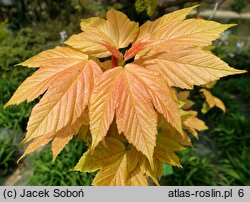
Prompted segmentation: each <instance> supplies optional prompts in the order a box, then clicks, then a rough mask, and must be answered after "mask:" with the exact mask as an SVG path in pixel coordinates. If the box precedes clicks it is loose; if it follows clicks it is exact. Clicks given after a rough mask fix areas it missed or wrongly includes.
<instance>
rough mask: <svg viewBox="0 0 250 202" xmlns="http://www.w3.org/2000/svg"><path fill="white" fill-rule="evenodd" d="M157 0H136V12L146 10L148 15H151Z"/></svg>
mask: <svg viewBox="0 0 250 202" xmlns="http://www.w3.org/2000/svg"><path fill="white" fill-rule="evenodd" d="M157 2H158V0H136V1H135V8H136V11H137V12H138V13H141V12H143V11H146V12H147V14H148V15H149V16H151V15H153V14H154V12H155V9H156V6H157Z"/></svg>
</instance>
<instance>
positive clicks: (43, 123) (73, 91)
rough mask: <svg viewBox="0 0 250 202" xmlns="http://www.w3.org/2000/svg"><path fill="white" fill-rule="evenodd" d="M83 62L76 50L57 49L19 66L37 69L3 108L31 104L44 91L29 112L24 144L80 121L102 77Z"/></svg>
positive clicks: (81, 54)
mask: <svg viewBox="0 0 250 202" xmlns="http://www.w3.org/2000/svg"><path fill="white" fill-rule="evenodd" d="M86 58H87V57H86V55H85V54H83V53H82V52H80V51H78V50H74V49H72V48H69V47H56V48H55V49H52V50H48V51H44V52H42V53H40V54H38V55H37V56H34V57H33V58H31V59H29V60H27V61H25V62H23V63H21V65H25V66H29V67H40V68H39V69H38V70H37V71H36V72H35V73H34V74H33V75H32V76H31V77H29V78H27V79H26V80H25V81H24V82H23V83H22V84H21V86H20V87H19V88H18V89H17V91H16V92H15V93H14V95H13V97H12V98H11V99H10V101H9V102H8V103H7V104H6V106H8V105H10V104H18V103H20V102H23V101H25V100H28V101H31V100H33V99H34V98H36V97H37V96H39V95H40V94H42V93H44V92H45V91H46V93H45V95H44V96H43V97H42V99H41V100H40V102H39V103H38V104H37V105H36V106H35V107H34V108H33V110H32V113H31V116H30V119H29V122H28V126H27V134H26V138H25V139H24V141H23V142H24V143H25V142H28V141H30V140H31V139H32V138H35V137H39V136H41V135H47V134H50V133H54V134H55V133H56V132H58V131H59V130H60V129H62V128H64V127H65V126H67V125H70V124H74V123H75V122H76V121H77V119H78V118H79V117H81V115H82V114H83V112H84V110H85V108H86V106H87V105H88V102H89V97H90V93H91V91H92V88H93V85H94V82H95V81H96V80H97V78H98V77H99V76H100V74H101V73H102V71H101V69H100V67H99V66H98V65H97V64H96V63H95V62H94V61H91V60H86Z"/></svg>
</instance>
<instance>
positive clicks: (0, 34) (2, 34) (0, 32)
mask: <svg viewBox="0 0 250 202" xmlns="http://www.w3.org/2000/svg"><path fill="white" fill-rule="evenodd" d="M6 25H7V20H5V21H3V22H0V43H1V42H2V41H3V40H4V39H5V38H6V37H7V35H8V31H7V29H6Z"/></svg>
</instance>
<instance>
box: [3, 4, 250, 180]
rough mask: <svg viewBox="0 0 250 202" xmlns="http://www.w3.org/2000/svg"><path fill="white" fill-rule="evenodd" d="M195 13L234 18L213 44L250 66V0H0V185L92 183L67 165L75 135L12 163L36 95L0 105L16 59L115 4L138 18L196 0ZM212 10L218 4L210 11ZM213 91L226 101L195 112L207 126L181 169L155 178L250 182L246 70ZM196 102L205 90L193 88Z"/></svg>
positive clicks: (16, 75)
mask: <svg viewBox="0 0 250 202" xmlns="http://www.w3.org/2000/svg"><path fill="white" fill-rule="evenodd" d="M198 3H199V4H200V7H199V8H198V9H197V10H195V11H194V12H193V13H192V15H193V16H194V17H199V18H204V19H213V20H216V21H219V22H223V23H237V24H238V26H237V27H234V28H232V29H230V30H229V31H226V32H225V33H224V34H223V36H222V38H221V39H220V40H218V41H216V42H215V43H214V44H215V48H214V49H213V52H214V53H215V54H216V55H218V56H219V57H221V58H222V59H223V60H224V61H226V62H227V63H228V64H229V65H230V66H232V67H235V68H239V69H246V70H250V28H249V27H250V1H249V0H178V1H177V0H136V1H133V0H131V1H126V0H111V1H107V0H44V1H40V0H0V185H90V184H91V181H92V179H93V177H94V174H88V173H78V172H71V171H70V169H71V168H73V167H74V165H75V164H76V163H77V161H78V160H79V158H80V157H81V155H82V153H83V152H84V151H85V150H86V146H85V145H84V143H83V142H81V141H79V140H78V139H73V140H72V141H71V142H70V143H69V144H68V145H67V146H66V147H65V149H64V150H63V152H62V153H61V154H60V155H59V157H58V158H57V159H56V160H55V161H54V162H53V161H52V154H51V151H50V145H48V146H46V147H45V148H43V149H42V150H39V151H38V152H35V153H34V154H31V155H29V156H28V157H26V158H25V159H24V160H23V161H21V162H20V163H19V164H18V165H17V164H16V161H17V159H18V157H20V155H21V153H22V152H23V150H24V146H22V145H19V143H20V141H21V139H22V138H23V137H24V136H25V128H26V124H27V120H28V117H29V114H30V112H31V109H32V107H33V106H34V104H35V103H36V102H37V100H36V101H34V102H32V103H23V104H21V105H19V106H11V107H8V108H7V109H5V110H4V109H3V105H4V104H5V103H6V102H7V101H8V99H9V98H10V97H11V95H12V94H13V93H14V91H15V89H16V88H17V87H18V86H19V85H20V83H21V82H22V81H23V80H24V79H25V78H26V77H27V76H29V75H31V74H32V72H33V70H31V69H28V68H24V67H14V65H15V64H17V63H19V62H21V61H24V60H25V59H27V58H29V57H31V56H33V55H35V54H37V53H38V52H40V51H42V50H45V49H49V48H53V47H54V46H56V45H59V44H62V43H63V41H64V40H65V39H67V38H68V36H70V35H72V34H74V33H78V32H80V26H79V22H80V19H81V18H86V17H92V16H101V17H105V13H106V11H107V10H108V9H110V8H115V9H117V10H120V11H122V12H124V13H126V14H127V15H128V17H129V18H130V19H132V20H134V21H138V22H140V24H142V23H143V22H145V21H146V20H153V19H156V18H158V17H160V16H162V15H163V14H165V13H168V12H171V11H174V10H177V9H180V8H183V7H187V6H192V5H195V4H198ZM214 11H216V12H214ZM211 92H212V93H213V94H214V95H215V96H217V97H219V98H220V99H221V100H222V101H223V102H224V103H225V105H226V108H227V111H226V113H223V112H222V111H221V110H220V109H218V108H213V109H211V110H210V111H209V112H208V113H206V114H199V118H201V119H203V120H204V121H205V122H206V124H207V125H208V126H209V130H207V131H205V132H202V133H200V134H199V140H195V139H194V140H193V142H194V147H192V148H187V149H186V150H184V151H183V152H181V153H179V156H180V157H181V162H182V165H183V169H179V168H172V167H168V166H164V173H165V176H163V177H162V179H161V180H160V183H161V185H250V102H249V100H250V77H249V73H247V74H244V75H238V76H231V77H227V78H224V79H222V80H220V81H219V82H218V83H217V84H216V86H215V87H214V88H213V89H211ZM191 99H192V100H193V101H195V102H196V104H195V106H194V108H195V109H196V110H198V111H200V110H201V108H202V103H203V102H204V98H203V97H202V96H201V95H200V93H199V88H198V87H197V88H195V89H194V90H193V92H192V94H191Z"/></svg>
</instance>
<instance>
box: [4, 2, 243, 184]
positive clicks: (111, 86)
mask: <svg viewBox="0 0 250 202" xmlns="http://www.w3.org/2000/svg"><path fill="white" fill-rule="evenodd" d="M193 8H194V7H191V8H185V9H182V10H179V11H176V12H173V13H170V14H166V15H164V16H163V17H161V18H159V19H157V20H155V21H148V22H146V23H145V24H143V25H142V26H140V27H139V25H138V23H135V22H133V21H130V20H129V19H128V18H127V16H126V15H124V14H123V13H121V12H119V11H116V10H113V9H111V10H110V11H108V12H107V16H106V18H107V19H102V18H99V17H93V18H89V19H83V20H82V21H81V29H82V31H83V32H81V33H80V34H76V35H73V36H71V37H70V38H69V39H68V40H67V41H66V42H65V43H66V44H67V45H68V46H58V47H56V48H55V49H51V50H47V51H44V52H42V53H40V54H38V55H36V56H34V57H32V58H30V59H28V60H26V61H25V62H22V63H20V65H23V66H28V67H30V68H33V67H39V69H38V70H37V71H36V72H35V73H34V74H33V75H32V76H31V77H29V78H27V79H26V80H25V81H24V82H23V83H22V84H21V86H20V87H19V88H18V89H17V91H16V92H15V94H14V95H13V97H12V98H11V99H10V100H9V102H8V103H7V104H6V106H8V105H11V104H19V103H21V102H23V101H25V100H27V101H32V100H34V99H35V98H37V97H38V96H39V95H41V94H43V93H44V92H45V94H44V96H43V97H42V98H41V100H40V102H39V103H38V104H37V105H36V106H35V107H34V108H33V110H32V113H31V116H30V119H29V122H28V126H27V134H26V137H25V139H24V140H23V143H27V142H29V141H31V140H33V141H32V143H31V144H29V146H28V147H27V149H26V151H25V152H24V154H23V156H22V157H24V156H25V155H27V154H29V153H31V152H33V151H34V150H36V149H38V148H39V147H41V146H43V145H45V144H47V143H48V142H50V141H52V152H53V159H55V158H56V156H57V155H58V154H59V153H60V152H61V150H62V149H63V148H64V146H65V145H66V144H67V143H68V142H69V141H70V139H72V137H73V136H74V135H75V134H77V133H78V132H79V131H80V137H81V138H82V139H83V140H84V141H85V142H86V143H87V145H88V146H89V149H88V150H87V152H85V153H84V154H83V156H82V158H81V159H80V161H79V162H78V164H77V165H76V167H75V168H74V170H79V171H83V172H95V171H97V170H98V173H97V175H96V177H95V179H94V181H93V184H94V185H147V178H148V177H151V178H152V179H153V180H154V182H155V183H156V184H158V180H159V178H160V177H161V175H162V163H163V162H164V163H167V164H169V165H173V166H178V167H180V166H181V165H180V162H179V158H178V156H177V155H176V154H175V151H179V150H182V149H183V148H184V147H183V146H185V145H191V141H190V138H189V136H188V135H187V133H191V134H193V135H194V136H196V137H197V130H198V131H199V130H204V129H205V128H206V126H205V124H204V123H203V122H202V121H201V120H199V119H198V118H197V117H196V115H197V112H195V111H191V110H188V108H187V106H185V104H184V105H183V104H180V105H178V102H177V98H176V95H175V93H174V90H173V88H174V87H179V88H187V89H192V88H193V86H194V85H204V84H207V83H209V82H210V81H214V80H217V79H219V78H220V77H223V76H227V75H232V74H239V73H243V72H245V71H241V70H237V69H234V68H231V67H229V66H228V65H227V64H226V63H224V62H223V61H222V60H220V59H219V58H217V57H216V56H214V55H213V54H212V53H211V52H209V51H207V50H205V49H204V47H206V46H209V45H211V43H212V41H213V40H215V39H217V38H218V37H219V36H220V34H221V33H222V32H223V31H224V30H226V29H228V28H229V27H232V26H234V25H222V24H220V23H216V22H213V21H206V20H202V19H186V20H185V18H186V16H187V14H188V13H189V12H190V11H191V10H192V9H193ZM197 122H198V124H194V123H197ZM183 129H184V130H185V131H183ZM158 130H159V131H161V133H159V134H158ZM89 131H90V132H89Z"/></svg>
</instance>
